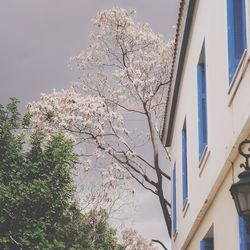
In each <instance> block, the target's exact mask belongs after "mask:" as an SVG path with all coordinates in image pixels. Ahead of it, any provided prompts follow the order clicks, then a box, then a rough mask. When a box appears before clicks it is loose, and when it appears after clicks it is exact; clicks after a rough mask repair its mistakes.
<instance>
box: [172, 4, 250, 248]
mask: <svg viewBox="0 0 250 250" xmlns="http://www.w3.org/2000/svg"><path fill="white" fill-rule="evenodd" d="M248 2H249V1H246V8H247V10H248V9H249V6H248ZM246 13H247V30H249V27H250V26H249V11H246ZM249 33H250V32H248V44H249ZM204 41H205V52H206V76H207V109H208V147H207V150H206V154H205V157H204V161H203V163H202V164H201V163H200V162H199V157H198V104H197V100H198V99H197V71H196V67H197V63H198V59H199V56H200V52H201V48H202V44H203V42H204ZM248 48H249V46H248ZM249 55H250V54H249V51H247V52H246V54H245V56H244V58H243V61H242V66H241V67H240V70H239V72H238V74H237V77H236V81H235V82H234V84H233V85H231V87H230V84H229V80H228V52H227V13H226V1H216V0H210V1H206V0H200V1H197V3H196V6H195V11H194V17H193V23H192V28H191V32H190V35H189V43H188V48H187V53H186V57H185V64H184V69H183V72H182V78H181V85H180V92H179V97H178V103H177V110H176V115H175V122H174V130H173V140H172V144H171V148H170V153H171V155H172V164H176V168H177V235H175V237H174V240H173V242H172V246H173V249H178V250H179V249H181V248H184V249H185V245H184V243H185V244H186V243H188V244H190V245H189V248H188V249H192V250H195V249H199V246H198V244H199V241H200V240H201V239H202V238H203V236H204V235H205V233H206V232H207V231H206V230H208V229H209V227H210V226H211V224H212V223H214V230H215V231H214V233H215V237H217V235H218V238H219V235H220V237H221V241H222V242H223V239H225V240H227V241H228V242H229V243H227V244H228V247H229V248H226V247H224V246H223V248H220V247H219V246H221V245H219V244H220V243H219V241H216V242H215V244H218V247H216V249H237V247H236V248H232V246H238V236H237V234H236V232H238V226H237V225H236V224H237V215H236V211H235V207H234V204H233V201H232V198H231V196H230V193H229V188H230V186H231V184H232V178H230V176H231V172H230V171H231V166H232V163H231V162H232V161H233V162H234V160H235V157H236V152H237V150H236V147H237V145H238V143H239V142H240V140H241V139H243V138H244V137H246V136H249V132H250V126H249V117H250V116H249V114H250V97H249V93H250V67H249V58H250V57H249ZM185 118H186V128H187V157H188V159H187V162H188V206H187V207H186V209H184V211H183V205H182V166H181V164H182V162H181V159H182V157H181V152H182V151H181V150H182V146H181V142H182V140H181V131H182V127H183V123H184V120H185ZM199 165H200V167H199ZM235 171H236V172H237V171H239V170H237V169H236V170H235ZM225 176H227V177H226V179H225V181H224V178H225ZM222 181H224V182H223V185H222V186H220V185H221V183H222ZM214 197H215V198H214ZM224 215H225V216H224ZM201 221H202V222H201ZM223 229H226V230H227V231H228V234H226V233H225V232H223ZM195 230H196V231H195ZM223 235H224V236H223ZM228 235H231V236H230V237H229V236H228ZM230 242H231V243H230ZM232 242H233V243H232ZM230 247H231V248H230Z"/></svg>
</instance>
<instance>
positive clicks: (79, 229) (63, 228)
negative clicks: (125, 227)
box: [0, 98, 122, 250]
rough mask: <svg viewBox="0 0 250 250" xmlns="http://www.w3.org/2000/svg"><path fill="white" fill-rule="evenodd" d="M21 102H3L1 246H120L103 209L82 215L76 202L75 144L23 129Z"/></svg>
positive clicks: (74, 249)
mask: <svg viewBox="0 0 250 250" xmlns="http://www.w3.org/2000/svg"><path fill="white" fill-rule="evenodd" d="M17 103H18V101H17V100H16V99H14V98H12V100H11V102H10V104H8V105H7V106H6V108H5V107H4V106H2V105H0V204H1V205H0V249H3V250H13V249H23V250H24V249H34V250H35V249H46V250H50V249H51V250H52V249H53V250H63V249H65V250H81V249H89V250H90V249H93V250H94V249H100V250H101V249H103V250H104V249H105V250H106V249H122V247H121V246H120V245H119V244H118V243H117V239H116V233H115V231H114V230H113V229H112V228H110V227H109V225H108V223H107V217H108V215H107V213H106V212H105V211H103V210H99V211H95V212H90V213H88V214H82V213H81V211H80V209H79V207H78V204H77V203H76V202H75V200H74V191H75V186H74V185H73V182H72V173H73V170H74V168H75V163H76V161H77V157H76V155H75V154H74V153H73V145H72V143H71V142H70V141H68V140H66V139H65V138H64V137H63V136H61V135H60V134H54V135H53V136H52V137H51V138H50V140H48V141H44V136H43V134H42V133H41V132H39V131H37V132H36V133H35V134H33V135H32V136H31V142H30V145H27V144H24V140H23V139H24V137H23V135H22V133H19V132H20V128H21V126H22V125H28V123H29V118H28V116H25V120H21V119H20V115H19V113H18V110H17Z"/></svg>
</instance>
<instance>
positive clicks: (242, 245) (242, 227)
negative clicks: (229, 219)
mask: <svg viewBox="0 0 250 250" xmlns="http://www.w3.org/2000/svg"><path fill="white" fill-rule="evenodd" d="M239 233H240V250H247V245H246V226H245V220H244V219H243V218H242V217H239Z"/></svg>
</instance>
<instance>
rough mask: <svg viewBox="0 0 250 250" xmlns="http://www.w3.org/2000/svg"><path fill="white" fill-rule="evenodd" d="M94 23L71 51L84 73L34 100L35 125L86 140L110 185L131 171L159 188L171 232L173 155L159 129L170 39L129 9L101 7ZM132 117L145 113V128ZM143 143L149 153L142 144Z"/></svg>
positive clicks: (80, 141)
mask: <svg viewBox="0 0 250 250" xmlns="http://www.w3.org/2000/svg"><path fill="white" fill-rule="evenodd" d="M93 23H94V26H95V30H94V31H93V32H92V33H91V35H90V45H89V47H88V49H87V50H86V51H83V52H81V53H80V54H79V55H77V56H75V57H72V64H73V67H76V68H77V69H78V70H80V72H81V73H82V75H81V79H80V81H79V82H77V83H75V84H73V85H72V86H70V87H69V88H67V89H63V90H60V91H54V92H53V93H51V94H47V95H46V94H43V95H42V96H41V98H40V100H38V101H36V102H33V103H30V104H29V105H28V110H29V112H30V114H31V115H32V119H31V125H32V127H33V128H34V129H42V130H43V131H45V132H46V133H48V134H50V133H54V132H61V133H63V134H64V136H65V137H67V138H70V139H71V140H73V141H75V142H76V143H77V144H82V149H83V155H87V156H88V159H89V155H90V154H93V155H94V156H93V159H92V160H93V161H94V163H92V164H91V162H90V161H85V169H86V170H88V169H89V168H91V167H92V166H94V165H96V164H98V159H101V164H99V165H100V173H101V174H102V177H103V181H104V185H105V186H106V187H107V186H108V187H109V188H110V189H111V188H115V187H116V186H117V185H125V184H127V181H128V180H130V179H134V180H135V181H137V182H138V183H139V184H140V185H141V186H142V187H144V188H145V189H146V190H148V191H150V192H151V193H153V194H154V195H156V196H158V198H159V202H160V205H161V208H162V212H163V215H164V219H165V222H166V225H167V229H168V233H169V235H171V216H170V213H169V210H168V208H169V206H170V203H169V202H168V201H167V198H166V192H164V190H166V188H165V186H166V182H167V181H169V180H170V177H169V176H168V175H167V173H166V172H167V170H166V168H165V169H164V166H165V164H164V166H161V165H160V159H163V158H164V159H166V158H168V157H169V156H168V153H167V151H166V149H165V147H164V145H162V144H161V142H160V140H159V131H160V130H161V125H162V117H163V111H164V108H165V106H166V99H167V98H166V95H167V90H168V83H169V81H170V71H171V61H172V42H171V41H169V42H166V41H164V40H163V38H162V37H161V36H160V35H159V34H155V33H154V32H153V31H152V30H151V28H150V27H149V25H148V24H144V23H137V22H136V21H135V11H132V10H124V9H121V8H117V7H115V8H112V9H110V10H104V11H101V12H99V13H98V14H97V16H96V17H95V18H94V19H93ZM129 119H135V120H137V121H138V123H139V121H143V126H141V127H143V128H139V129H138V130H136V129H134V126H131V124H129V122H128V120H129ZM137 126H139V125H137ZM145 144H146V145H148V148H149V149H150V150H151V154H148V153H147V151H146V150H144V149H145V148H144V149H141V148H140V146H141V145H145ZM90 145H91V147H90ZM90 149H92V151H91V150H90ZM89 151H91V152H89ZM145 152H146V153H145ZM96 159H97V162H96ZM103 159H105V161H104V160H103ZM104 163H105V164H104ZM108 190H109V189H107V195H108V194H109V193H110V192H108Z"/></svg>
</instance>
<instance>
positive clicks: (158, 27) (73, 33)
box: [0, 0, 179, 241]
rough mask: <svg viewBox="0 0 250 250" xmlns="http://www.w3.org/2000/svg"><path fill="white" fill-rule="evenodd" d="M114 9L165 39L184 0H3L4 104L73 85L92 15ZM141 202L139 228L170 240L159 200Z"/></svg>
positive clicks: (0, 58)
mask: <svg viewBox="0 0 250 250" xmlns="http://www.w3.org/2000/svg"><path fill="white" fill-rule="evenodd" d="M112 6H119V7H124V8H133V9H136V11H137V20H138V21H141V22H148V23H150V25H151V27H152V28H153V30H154V31H155V32H159V33H162V34H163V35H164V36H165V38H168V37H169V36H170V35H171V34H173V33H174V29H173V26H174V25H175V24H176V21H177V12H178V6H179V0H119V1H115V0H0V103H4V104H6V103H7V102H8V98H9V97H10V96H15V97H17V98H18V99H20V100H21V102H22V109H23V107H24V105H25V104H26V103H27V102H29V101H32V100H36V99H37V98H38V97H39V95H40V93H41V92H50V91H51V90H52V89H53V88H56V89H60V88H63V87H66V86H68V84H69V82H70V81H73V80H74V79H75V78H76V76H77V74H76V73H73V72H71V71H70V70H69V68H68V67H67V63H68V61H69V57H70V56H72V55H76V54H77V53H78V52H80V51H81V50H82V49H84V48H86V46H87V42H88V34H89V32H90V31H91V28H92V27H91V17H93V16H94V15H95V14H96V13H97V11H99V10H101V9H107V8H111V7H112ZM138 197H139V196H138ZM139 199H140V200H141V201H142V205H141V208H140V209H138V210H137V213H138V215H137V220H135V227H136V228H137V229H138V230H139V231H140V232H141V233H142V234H144V235H145V236H146V237H148V238H151V237H154V238H158V239H161V240H163V241H166V239H167V230H166V228H165V227H164V224H163V219H162V217H161V211H160V208H159V206H158V205H156V204H157V201H156V200H152V199H154V198H152V197H151V195H149V196H148V195H147V194H145V192H141V193H140V197H139Z"/></svg>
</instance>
